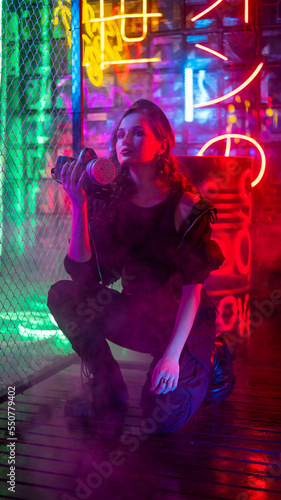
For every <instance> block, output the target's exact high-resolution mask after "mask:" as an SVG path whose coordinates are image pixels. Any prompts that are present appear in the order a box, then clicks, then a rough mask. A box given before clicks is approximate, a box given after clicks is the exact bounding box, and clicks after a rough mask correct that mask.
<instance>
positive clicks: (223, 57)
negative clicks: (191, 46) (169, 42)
mask: <svg viewBox="0 0 281 500" xmlns="http://www.w3.org/2000/svg"><path fill="white" fill-rule="evenodd" d="M195 47H198V49H202V50H206V52H210V54H214V56H217V57H220V58H221V59H223V60H224V61H228V57H226V56H223V55H222V54H220V53H219V52H217V51H216V50H213V49H209V47H205V45H201V44H200V43H196V44H195Z"/></svg>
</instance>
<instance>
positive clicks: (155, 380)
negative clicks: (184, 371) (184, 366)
mask: <svg viewBox="0 0 281 500" xmlns="http://www.w3.org/2000/svg"><path fill="white" fill-rule="evenodd" d="M179 371H180V367H179V361H178V359H176V358H175V357H173V356H165V355H164V356H162V358H161V359H160V360H159V361H158V363H157V365H156V366H155V368H154V370H153V373H152V377H151V388H150V392H155V394H167V392H169V391H174V390H175V389H176V387H177V385H178V380H179ZM162 379H164V380H166V382H167V383H163V380H162Z"/></svg>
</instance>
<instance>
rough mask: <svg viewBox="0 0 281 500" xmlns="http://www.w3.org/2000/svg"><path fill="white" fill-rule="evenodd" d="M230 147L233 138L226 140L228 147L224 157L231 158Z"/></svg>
mask: <svg viewBox="0 0 281 500" xmlns="http://www.w3.org/2000/svg"><path fill="white" fill-rule="evenodd" d="M230 147H231V138H230V137H227V138H226V146H225V153H224V156H229V153H230Z"/></svg>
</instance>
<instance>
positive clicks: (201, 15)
mask: <svg viewBox="0 0 281 500" xmlns="http://www.w3.org/2000/svg"><path fill="white" fill-rule="evenodd" d="M222 1H223V0H217V1H216V2H215V3H213V4H212V5H211V6H210V7H208V8H207V9H205V10H203V12H201V13H200V14H197V16H195V17H193V18H192V19H191V21H193V22H195V21H197V19H200V17H203V16H204V15H205V14H207V13H208V12H210V10H213V9H215V7H216V6H217V5H219V4H220V3H221V2H222Z"/></svg>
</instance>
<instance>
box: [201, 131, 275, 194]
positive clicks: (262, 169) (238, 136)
mask: <svg viewBox="0 0 281 500" xmlns="http://www.w3.org/2000/svg"><path fill="white" fill-rule="evenodd" d="M222 139H227V141H228V140H229V141H230V139H243V140H245V141H249V142H251V143H252V144H253V145H254V146H255V147H256V148H257V149H258V151H259V153H260V155H261V167H260V171H259V174H258V176H257V177H256V179H255V180H254V181H253V182H252V183H251V186H252V187H255V186H256V185H257V184H258V183H259V182H260V181H261V179H262V177H263V175H264V172H265V167H266V158H265V154H264V150H263V149H262V147H261V145H260V144H259V143H258V142H257V141H256V140H255V139H252V137H248V136H247V135H242V134H223V135H219V136H218V137H214V138H213V139H210V141H208V142H206V144H204V146H202V148H201V149H200V151H199V153H198V155H197V156H202V155H203V153H204V152H205V151H206V149H208V147H210V146H211V145H212V144H214V142H218V141H221V140H222ZM229 151H230V148H229V149H228V147H227V149H226V152H228V154H225V156H228V155H229Z"/></svg>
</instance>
